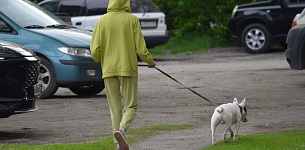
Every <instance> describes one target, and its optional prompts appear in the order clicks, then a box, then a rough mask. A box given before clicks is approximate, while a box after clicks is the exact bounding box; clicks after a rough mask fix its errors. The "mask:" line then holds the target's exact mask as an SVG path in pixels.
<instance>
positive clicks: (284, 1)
mask: <svg viewBox="0 0 305 150" xmlns="http://www.w3.org/2000/svg"><path fill="white" fill-rule="evenodd" d="M304 7H305V0H271V1H263V2H257V3H249V4H243V5H237V6H236V7H235V8H234V10H233V12H232V18H231V19H230V20H229V29H230V31H231V34H232V37H233V38H234V39H237V40H239V41H240V42H241V43H242V46H243V47H244V48H245V49H246V50H247V51H248V52H251V53H262V52H267V51H268V50H269V47H270V46H271V45H273V44H274V43H276V42H279V43H280V44H281V45H283V46H285V40H286V37H287V33H288V31H289V29H290V28H291V23H292V21H293V18H294V16H295V15H296V14H297V13H300V12H301V11H302V10H303V8H304Z"/></svg>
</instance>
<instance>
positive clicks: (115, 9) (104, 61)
mask: <svg viewBox="0 0 305 150" xmlns="http://www.w3.org/2000/svg"><path fill="white" fill-rule="evenodd" d="M90 49H91V54H92V58H93V59H94V60H95V61H96V62H101V67H102V73H103V76H102V78H103V79H104V82H105V88H106V95H107V99H108V103H109V108H110V113H111V120H112V128H113V134H114V142H115V143H116V144H117V145H118V149H120V150H125V149H127V150H128V149H129V147H128V144H127V142H126V140H125V132H126V130H127V129H128V128H129V126H130V124H131V122H132V121H133V120H134V118H135V116H136V112H137V108H138V99H137V93H138V58H137V56H139V57H140V58H141V60H142V61H144V62H146V63H147V64H148V67H150V68H154V67H155V62H154V60H153V58H152V56H151V54H150V53H149V52H148V50H147V48H146V44H145V40H144V37H143V35H142V32H141V26H140V22H139V19H138V18H137V17H136V16H134V15H132V14H130V0H109V4H108V9H107V13H106V14H105V15H103V16H102V17H101V18H100V20H99V21H98V23H97V25H96V28H95V30H94V32H93V36H92V40H91V43H90ZM120 87H122V96H123V100H124V109H123V108H122V100H121V91H120ZM122 110H124V111H123V112H124V113H122ZM122 114H123V115H122Z"/></svg>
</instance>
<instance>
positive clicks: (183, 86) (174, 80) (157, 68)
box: [138, 64, 218, 106]
mask: <svg viewBox="0 0 305 150" xmlns="http://www.w3.org/2000/svg"><path fill="white" fill-rule="evenodd" d="M138 66H145V67H148V65H143V64H139V65H138ZM155 68H156V69H157V70H158V71H160V72H161V73H162V74H164V75H165V76H167V77H169V78H171V79H172V80H174V81H175V82H177V83H179V84H180V85H182V86H183V87H185V88H187V89H188V90H190V91H191V92H193V93H194V94H196V95H198V96H199V97H201V98H203V99H205V100H206V101H208V102H210V103H212V104H214V105H215V106H218V105H217V104H215V103H213V102H212V101H211V100H209V99H208V98H206V97H204V96H202V95H201V94H199V93H197V92H196V91H194V90H192V89H190V88H189V87H186V86H185V85H183V84H182V83H180V82H179V81H178V80H176V79H175V78H173V77H172V76H170V75H169V74H167V73H165V72H164V71H162V70H161V69H159V68H158V67H155Z"/></svg>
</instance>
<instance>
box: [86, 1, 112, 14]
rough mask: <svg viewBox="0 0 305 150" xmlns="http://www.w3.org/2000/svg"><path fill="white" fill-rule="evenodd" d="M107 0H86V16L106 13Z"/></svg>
mask: <svg viewBox="0 0 305 150" xmlns="http://www.w3.org/2000/svg"><path fill="white" fill-rule="evenodd" d="M107 7H108V0H87V10H88V14H87V15H88V16H92V15H101V14H106V13H107Z"/></svg>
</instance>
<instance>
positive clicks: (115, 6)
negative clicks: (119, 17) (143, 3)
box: [107, 0, 130, 13]
mask: <svg viewBox="0 0 305 150" xmlns="http://www.w3.org/2000/svg"><path fill="white" fill-rule="evenodd" d="M115 11H126V12H128V13H130V0H109V4H108V8H107V12H115Z"/></svg>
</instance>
